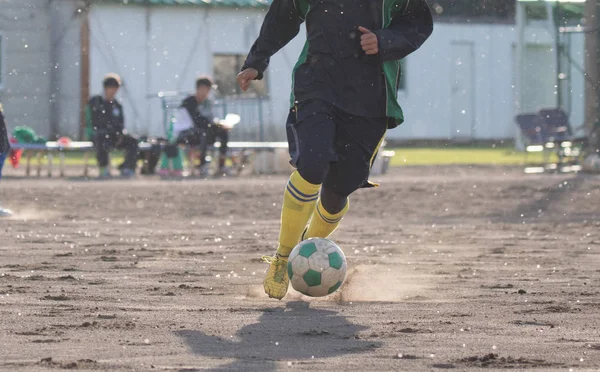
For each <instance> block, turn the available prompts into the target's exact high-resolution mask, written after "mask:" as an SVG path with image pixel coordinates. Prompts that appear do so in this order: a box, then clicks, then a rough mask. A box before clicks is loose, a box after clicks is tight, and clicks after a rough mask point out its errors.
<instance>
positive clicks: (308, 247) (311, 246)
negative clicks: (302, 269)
mask: <svg viewBox="0 0 600 372" xmlns="http://www.w3.org/2000/svg"><path fill="white" fill-rule="evenodd" d="M316 251H317V246H316V245H315V243H306V244H304V245H302V247H300V251H299V252H298V255H299V256H302V257H306V258H308V257H310V256H311V255H312V254H313V253H315V252H316Z"/></svg>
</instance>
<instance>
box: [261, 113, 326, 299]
mask: <svg viewBox="0 0 600 372" xmlns="http://www.w3.org/2000/svg"><path fill="white" fill-rule="evenodd" d="M330 111H331V106H330V105H329V104H327V103H326V102H323V101H309V102H305V103H301V104H300V105H299V106H298V107H297V108H295V109H293V110H292V111H291V112H290V115H289V117H288V123H287V130H288V141H289V144H290V155H291V157H292V165H294V166H295V167H296V169H297V170H296V171H295V172H294V173H293V174H292V175H291V177H290V179H289V181H288V183H287V185H286V188H285V191H284V196H283V205H282V210H281V230H280V232H279V245H278V247H277V255H276V256H275V257H274V258H270V260H269V262H270V264H271V265H270V267H269V271H268V272H267V276H266V278H265V280H264V287H265V292H266V293H267V294H268V295H269V296H270V297H274V298H278V299H281V298H283V297H284V296H285V294H286V293H287V288H288V282H289V278H288V276H287V268H286V266H287V257H288V256H289V254H290V252H291V251H292V249H293V248H294V247H295V246H296V245H297V244H298V242H299V241H300V236H301V235H302V231H303V230H304V227H305V226H306V224H307V223H308V220H309V219H310V216H311V215H312V213H313V210H314V208H315V203H316V201H317V198H318V195H319V189H320V187H321V183H322V182H323V180H324V179H325V176H326V175H327V171H328V169H329V164H330V162H331V161H334V160H335V151H334V149H333V145H334V139H335V124H334V123H333V120H332V116H331V114H330Z"/></svg>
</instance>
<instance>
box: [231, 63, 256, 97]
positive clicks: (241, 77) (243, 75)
mask: <svg viewBox="0 0 600 372" xmlns="http://www.w3.org/2000/svg"><path fill="white" fill-rule="evenodd" d="M257 77H258V71H257V70H256V69H254V68H247V69H245V70H244V71H242V72H240V73H239V74H238V75H237V78H236V80H237V82H238V84H239V85H240V88H242V90H243V91H244V92H245V91H247V90H248V88H249V87H250V82H252V80H254V79H256V78H257Z"/></svg>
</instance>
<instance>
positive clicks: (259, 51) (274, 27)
mask: <svg viewBox="0 0 600 372" xmlns="http://www.w3.org/2000/svg"><path fill="white" fill-rule="evenodd" d="M294 1H295V0H273V3H272V4H271V7H270V8H269V11H268V12H267V15H266V16H265V20H264V21H263V24H262V27H261V29H260V34H259V35H258V39H256V41H255V42H254V45H252V48H251V49H250V53H249V54H248V58H247V59H246V62H245V63H244V66H243V67H242V70H245V69H247V68H254V69H256V70H257V71H258V77H257V79H258V80H260V79H262V78H263V74H264V72H265V70H266V69H267V66H268V65H269V59H270V58H271V56H272V55H273V54H275V53H277V51H279V49H281V48H283V47H284V46H285V45H286V44H287V43H289V42H290V41H291V40H292V39H293V38H294V37H295V36H296V35H298V32H299V31H300V25H301V24H302V22H303V19H302V18H301V17H300V14H299V12H298V10H296V5H295V4H294Z"/></svg>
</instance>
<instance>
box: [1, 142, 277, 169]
mask: <svg viewBox="0 0 600 372" xmlns="http://www.w3.org/2000/svg"><path fill="white" fill-rule="evenodd" d="M11 147H12V148H13V149H15V150H23V154H24V156H25V159H26V170H25V173H26V175H27V176H30V175H31V168H32V167H31V159H32V157H33V156H34V155H35V158H36V160H37V167H36V173H37V176H38V177H40V176H41V174H42V158H43V156H44V155H46V156H47V157H48V173H47V175H48V177H52V172H53V165H54V161H53V160H54V157H55V156H56V155H58V157H59V172H60V177H64V175H65V153H67V152H79V153H83V163H84V170H83V174H84V176H86V177H87V176H88V173H89V172H88V171H89V157H90V153H93V152H94V151H95V148H94V144H93V143H92V142H89V141H73V142H70V143H69V144H68V145H66V144H61V143H59V142H56V141H50V142H46V143H45V144H33V143H32V144H29V143H15V144H12V145H11ZM220 147H221V143H220V142H216V143H215V144H214V145H213V146H212V148H213V149H218V148H220ZM151 148H152V144H151V143H148V142H141V143H140V144H139V150H140V151H141V152H148V151H150V149H151ZM228 148H229V149H231V150H234V151H239V152H244V151H252V152H253V153H255V154H257V155H258V154H273V153H275V152H276V150H281V149H283V150H285V151H286V152H287V148H288V144H287V142H229V144H228ZM269 158H273V160H272V161H268V159H269ZM274 158H275V156H261V157H260V159H261V162H264V160H263V159H267V164H266V165H265V167H266V168H267V169H268V168H269V167H271V166H273V167H275V165H276V159H274ZM274 169H276V167H275V168H274Z"/></svg>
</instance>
